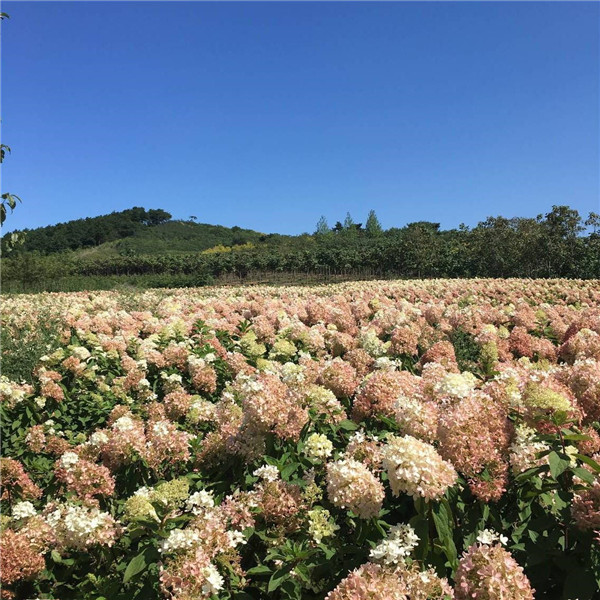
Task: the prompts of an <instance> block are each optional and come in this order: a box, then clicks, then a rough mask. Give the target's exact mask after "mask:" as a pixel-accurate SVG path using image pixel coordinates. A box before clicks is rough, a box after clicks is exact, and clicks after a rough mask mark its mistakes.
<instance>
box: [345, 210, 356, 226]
mask: <svg viewBox="0 0 600 600" xmlns="http://www.w3.org/2000/svg"><path fill="white" fill-rule="evenodd" d="M353 225H354V220H353V219H352V217H351V216H350V213H349V212H347V213H346V218H345V219H344V229H346V230H350V229H352V227H353Z"/></svg>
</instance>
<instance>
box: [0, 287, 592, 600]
mask: <svg viewBox="0 0 600 600" xmlns="http://www.w3.org/2000/svg"><path fill="white" fill-rule="evenodd" d="M3 306H4V308H3V316H2V321H3V323H2V324H3V329H4V332H3V335H4V336H5V340H7V342H6V343H4V344H3V349H2V352H3V357H2V358H3V363H4V364H5V365H8V367H5V368H4V371H3V373H4V375H3V376H2V379H1V380H0V400H1V405H0V408H1V410H2V425H1V426H2V459H1V467H2V491H1V503H2V517H1V526H2V533H1V541H2V554H1V567H2V598H19V599H28V598H31V599H33V598H38V599H41V598H44V599H56V600H70V599H73V600H75V599H77V600H87V599H89V600H92V599H93V600H102V599H104V600H130V599H137V600H145V599H157V600H158V599H162V598H164V599H174V600H197V599H202V598H219V599H236V600H251V599H256V600H258V599H265V598H274V599H290V600H291V599H298V600H300V599H324V598H327V599H328V600H366V599H373V600H381V599H386V600H387V599H389V600H409V599H410V600H427V599H440V600H441V599H445V598H457V599H467V598H470V599H471V598H472V599H485V600H488V599H490V600H491V599H498V600H500V599H502V600H512V599H515V600H517V599H531V598H534V597H535V598H538V599H541V598H549V599H561V598H564V599H571V600H575V599H578V600H586V599H587V600H591V599H593V598H597V597H599V596H598V589H599V585H600V465H599V464H598V463H599V462H600V435H599V431H600V425H599V420H600V282H598V281H575V280H518V279H512V280H511V279H509V280H431V281H403V282H368V283H350V284H342V285H336V286H324V287H313V288H310V287H287V288H282V287H280V288H267V287H256V288H248V287H247V288H202V289H196V290H194V289H191V290H190V289H188V290H170V291H168V290H167V291H164V290H163V291H146V292H143V293H142V292H140V293H137V294H133V293H125V292H97V293H73V294H40V295H32V296H12V297H6V298H5V299H4V302H3ZM48 323H54V324H55V326H56V331H55V335H54V337H51V336H48V337H46V338H44V340H43V344H42V343H41V342H40V337H39V336H40V335H41V334H40V332H42V331H46V329H45V328H47V326H48ZM15 356H19V357H21V356H22V357H23V359H22V360H21V359H20V360H15ZM27 357H28V359H29V360H31V364H32V365H33V367H34V368H33V377H32V378H30V379H29V380H28V381H27V380H21V377H24V376H25V375H24V370H23V369H22V370H21V371H19V364H18V363H19V362H23V361H25V360H26V359H27ZM23 364H24V363H23ZM21 366H22V365H21Z"/></svg>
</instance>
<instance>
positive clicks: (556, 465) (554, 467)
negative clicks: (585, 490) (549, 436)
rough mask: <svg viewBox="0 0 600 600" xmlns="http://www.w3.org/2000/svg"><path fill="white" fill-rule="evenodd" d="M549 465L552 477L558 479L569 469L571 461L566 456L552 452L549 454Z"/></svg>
mask: <svg viewBox="0 0 600 600" xmlns="http://www.w3.org/2000/svg"><path fill="white" fill-rule="evenodd" d="M548 464H549V465H550V473H552V477H554V479H557V478H558V476H559V475H560V474H561V473H564V472H565V471H566V470H567V469H568V468H569V465H570V464H571V461H570V460H569V457H568V456H567V455H566V454H562V453H561V454H558V452H550V454H548Z"/></svg>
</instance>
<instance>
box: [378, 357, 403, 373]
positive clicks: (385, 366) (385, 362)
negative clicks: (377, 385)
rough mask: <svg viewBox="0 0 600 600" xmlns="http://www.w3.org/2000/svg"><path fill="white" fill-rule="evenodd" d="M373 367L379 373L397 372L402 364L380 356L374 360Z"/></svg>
mask: <svg viewBox="0 0 600 600" xmlns="http://www.w3.org/2000/svg"><path fill="white" fill-rule="evenodd" d="M373 367H374V368H375V369H378V370H379V371H397V370H400V369H402V363H401V362H400V361H399V360H394V359H393V358H390V357H389V356H381V357H379V358H377V359H375V362H374V363H373Z"/></svg>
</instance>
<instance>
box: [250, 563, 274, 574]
mask: <svg viewBox="0 0 600 600" xmlns="http://www.w3.org/2000/svg"><path fill="white" fill-rule="evenodd" d="M271 572H272V571H271V568H270V567H267V566H266V565H258V566H257V567H252V568H251V569H248V570H247V571H246V573H247V574H248V575H268V574H270V573H271Z"/></svg>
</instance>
